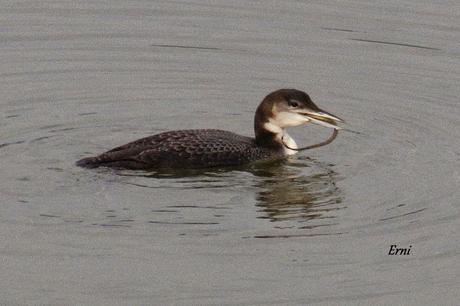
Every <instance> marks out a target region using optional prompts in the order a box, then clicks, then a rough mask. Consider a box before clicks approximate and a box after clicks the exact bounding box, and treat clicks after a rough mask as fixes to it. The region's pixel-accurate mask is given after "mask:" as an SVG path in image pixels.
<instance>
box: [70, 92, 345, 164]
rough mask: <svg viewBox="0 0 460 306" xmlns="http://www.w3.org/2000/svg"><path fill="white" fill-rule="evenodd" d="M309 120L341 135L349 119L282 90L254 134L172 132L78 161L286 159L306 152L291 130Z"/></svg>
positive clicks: (259, 115) (260, 111)
mask: <svg viewBox="0 0 460 306" xmlns="http://www.w3.org/2000/svg"><path fill="white" fill-rule="evenodd" d="M309 122H311V123H315V124H319V125H322V126H325V127H328V128H333V129H334V133H335V134H334V135H333V137H334V138H335V135H337V130H339V129H340V127H339V126H338V123H339V122H343V120H342V119H340V118H339V117H337V116H335V115H332V114H331V113H328V112H326V111H324V110H321V109H320V108H319V107H318V106H316V104H315V103H313V101H312V100H311V99H310V97H309V96H308V94H306V93H305V92H303V91H300V90H296V89H280V90H277V91H274V92H272V93H270V94H269V95H267V96H266V97H265V98H264V99H263V100H262V102H261V103H260V105H259V106H258V107H257V110H256V113H255V117H254V132H255V137H254V138H252V137H246V136H241V135H238V134H235V133H232V132H229V131H223V130H217V129H196V130H176V131H169V132H163V133H160V134H156V135H153V136H149V137H145V138H141V139H138V140H135V141H133V142H130V143H127V144H125V145H122V146H119V147H116V148H114V149H112V150H110V151H107V152H105V153H102V154H100V155H98V156H95V157H87V158H83V159H81V160H79V161H77V163H76V164H77V165H78V166H81V167H86V168H96V167H99V166H105V167H113V168H125V169H158V168H208V167H223V166H236V165H242V164H246V163H251V162H255V161H259V160H273V159H280V158H283V157H285V156H288V155H292V154H295V153H297V151H299V150H302V149H301V148H298V146H297V144H296V142H295V141H294V139H292V137H290V136H289V134H288V133H287V132H286V131H285V128H287V127H293V126H300V125H304V124H306V123H309ZM332 139H333V138H332ZM331 141H332V140H328V141H326V142H324V143H322V144H319V145H324V144H325V143H329V142H331ZM319 145H313V146H311V147H316V146H319ZM308 148H310V147H308ZM303 149H305V148H303Z"/></svg>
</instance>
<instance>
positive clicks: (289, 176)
mask: <svg viewBox="0 0 460 306" xmlns="http://www.w3.org/2000/svg"><path fill="white" fill-rule="evenodd" d="M251 172H252V173H253V174H254V175H255V176H256V177H257V180H256V183H255V186H256V187H257V188H258V190H259V191H258V193H257V194H256V201H257V204H256V205H257V206H259V207H260V208H261V211H262V212H264V215H263V216H261V218H267V219H270V220H271V221H273V222H276V221H299V222H301V223H304V222H307V221H309V220H312V219H332V218H335V216H334V215H331V214H330V213H329V212H331V211H335V210H338V209H341V208H342V207H341V206H340V203H341V202H342V198H341V195H340V190H339V188H338V187H337V186H336V181H337V180H338V178H339V175H338V173H336V172H335V171H333V170H332V169H331V166H330V165H322V164H320V163H319V162H316V161H314V160H311V159H309V158H304V159H297V160H295V161H282V162H278V163H274V164H270V165H258V166H255V167H253V168H252V169H251ZM329 224H330V223H329ZM324 225H325V224H322V226H324ZM316 226H318V225H305V224H304V225H302V226H301V227H304V228H311V227H316Z"/></svg>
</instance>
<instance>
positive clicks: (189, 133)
mask: <svg viewBox="0 0 460 306" xmlns="http://www.w3.org/2000/svg"><path fill="white" fill-rule="evenodd" d="M280 156H282V153H281V151H278V150H274V149H268V148H264V147H259V146H257V145H256V144H255V140H254V139H253V138H250V137H245V136H241V135H238V134H235V133H232V132H229V131H223V130H216V129H201V130H178V131H169V132H164V133H160V134H156V135H153V136H149V137H145V138H141V139H138V140H136V141H133V142H130V143H128V144H125V145H123V146H120V147H117V148H114V149H112V150H110V151H107V152H105V153H102V154H101V155H99V156H96V157H88V158H84V159H82V160H80V161H78V162H77V165H79V166H82V167H88V168H95V167H99V166H107V167H118V168H128V169H152V168H207V167H215V166H232V165H241V164H245V163H248V162H252V161H256V160H261V159H270V158H275V157H280Z"/></svg>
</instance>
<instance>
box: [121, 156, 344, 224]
mask: <svg viewBox="0 0 460 306" xmlns="http://www.w3.org/2000/svg"><path fill="white" fill-rule="evenodd" d="M242 173H246V174H252V178H251V177H250V176H249V177H248V176H247V175H242ZM118 174H119V175H122V176H136V177H146V178H161V180H158V181H156V182H157V183H158V185H156V186H152V185H150V184H148V186H147V185H141V184H139V182H137V183H132V182H130V183H129V184H132V185H136V186H140V187H149V188H178V189H203V188H205V189H210V188H224V189H228V188H238V189H239V188H245V189H249V190H251V191H253V192H255V202H256V206H257V207H259V208H260V209H259V212H260V214H259V218H263V219H268V220H270V221H272V222H277V223H276V224H275V227H278V228H305V229H310V228H314V227H318V226H328V225H332V224H334V221H333V219H334V218H335V217H336V215H334V214H333V212H334V211H337V210H339V209H341V208H343V207H342V206H341V202H342V197H341V192H340V190H339V188H338V187H337V186H336V182H337V181H338V180H339V178H340V176H339V174H338V173H337V172H335V171H333V170H332V166H331V165H325V164H322V163H320V162H317V161H315V160H312V159H310V158H307V157H298V158H296V159H290V160H281V161H276V162H270V163H255V164H251V165H249V166H241V167H236V168H227V169H207V170H206V169H204V170H181V171H179V170H174V171H155V172H150V173H146V172H137V173H136V172H135V173H133V172H129V173H126V172H121V173H118ZM313 220H315V221H314V222H313ZM319 220H322V221H319Z"/></svg>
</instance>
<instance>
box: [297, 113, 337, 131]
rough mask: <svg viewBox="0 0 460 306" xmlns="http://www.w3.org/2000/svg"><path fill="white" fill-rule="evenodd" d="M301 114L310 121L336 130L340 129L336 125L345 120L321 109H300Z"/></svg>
mask: <svg viewBox="0 0 460 306" xmlns="http://www.w3.org/2000/svg"><path fill="white" fill-rule="evenodd" d="M301 114H302V115H303V116H305V117H306V118H307V119H308V120H309V121H310V122H311V123H315V124H318V125H322V126H325V127H328V128H333V129H336V130H340V129H342V128H341V127H340V126H338V123H344V122H345V121H343V120H342V119H341V118H339V117H337V116H335V115H333V114H331V113H328V112H326V111H323V110H315V111H314V110H307V111H302V113H301Z"/></svg>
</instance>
